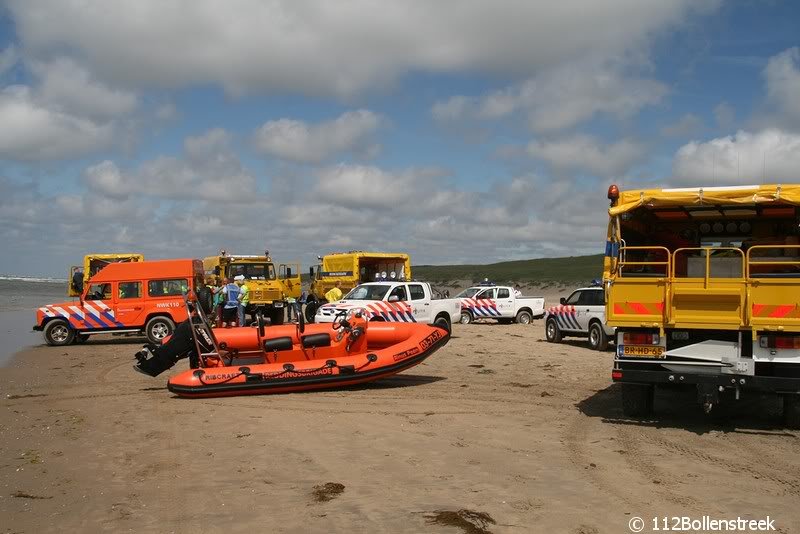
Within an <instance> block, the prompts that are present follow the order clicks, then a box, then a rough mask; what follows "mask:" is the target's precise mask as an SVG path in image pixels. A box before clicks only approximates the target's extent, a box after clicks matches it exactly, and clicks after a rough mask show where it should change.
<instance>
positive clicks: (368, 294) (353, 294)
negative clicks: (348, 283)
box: [342, 284, 390, 300]
mask: <svg viewBox="0 0 800 534" xmlns="http://www.w3.org/2000/svg"><path fill="white" fill-rule="evenodd" d="M389 287H390V286H389V285H386V284H376V285H363V286H358V287H356V288H354V289H353V290H352V291H350V293H348V294H347V295H345V297H344V299H342V300H383V297H384V296H386V292H387V291H389Z"/></svg>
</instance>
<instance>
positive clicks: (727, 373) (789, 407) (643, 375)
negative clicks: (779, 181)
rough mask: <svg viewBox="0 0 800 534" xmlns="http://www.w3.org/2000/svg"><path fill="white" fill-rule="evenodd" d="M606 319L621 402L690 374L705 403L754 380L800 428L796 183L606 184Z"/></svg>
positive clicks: (641, 407)
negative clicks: (623, 187)
mask: <svg viewBox="0 0 800 534" xmlns="http://www.w3.org/2000/svg"><path fill="white" fill-rule="evenodd" d="M608 198H609V199H610V200H611V207H610V208H609V210H608V213H609V216H610V219H609V225H608V241H607V244H606V257H605V262H604V277H603V278H604V283H605V287H606V321H607V323H608V325H609V326H611V327H616V355H615V359H614V369H613V371H612V378H613V380H614V381H615V382H621V383H622V404H623V411H624V412H625V414H627V415H631V416H641V415H646V414H648V413H649V412H651V411H652V408H653V395H654V388H655V386H657V385H665V384H691V385H692V386H695V387H696V388H697V392H698V400H699V401H700V402H701V403H702V404H703V405H704V408H705V409H706V411H709V410H711V408H712V406H713V405H714V404H716V403H717V402H719V400H720V398H721V397H722V396H723V395H730V396H732V397H735V398H736V399H738V398H739V397H740V395H741V394H743V393H745V392H747V391H748V390H751V391H757V392H770V393H777V394H780V395H782V396H783V403H784V416H785V418H786V423H787V425H788V426H790V427H793V428H797V427H800V217H799V215H800V208H799V206H800V185H798V184H790V185H760V186H757V185H753V186H735V187H704V188H684V189H651V190H637V191H625V192H620V191H619V190H618V189H617V187H616V186H611V187H610V188H609V192H608Z"/></svg>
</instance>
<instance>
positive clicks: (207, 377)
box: [203, 373, 242, 380]
mask: <svg viewBox="0 0 800 534" xmlns="http://www.w3.org/2000/svg"><path fill="white" fill-rule="evenodd" d="M241 374H242V373H223V374H220V375H203V380H229V379H231V378H236V377H237V376H239V375H241Z"/></svg>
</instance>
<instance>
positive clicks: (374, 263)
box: [305, 250, 411, 322]
mask: <svg viewBox="0 0 800 534" xmlns="http://www.w3.org/2000/svg"><path fill="white" fill-rule="evenodd" d="M317 259H318V260H319V263H318V264H317V266H316V267H313V266H312V267H311V268H310V269H309V278H310V280H311V286H310V290H309V292H308V298H307V301H306V312H305V316H306V320H307V321H308V322H314V317H315V315H316V313H317V308H318V307H319V306H321V305H322V304H325V303H326V302H328V301H327V299H326V298H325V294H326V293H327V292H328V291H330V290H331V289H333V287H334V286H335V285H336V283H337V282H338V283H339V289H341V290H342V294H343V295H346V294H347V292H348V291H350V290H351V289H353V288H354V287H356V286H358V285H360V284H363V283H365V282H380V281H381V280H391V281H399V280H411V258H410V256H409V255H408V254H403V253H397V252H365V251H363V250H351V251H350V252H335V253H332V254H328V255H326V256H324V257H323V256H317Z"/></svg>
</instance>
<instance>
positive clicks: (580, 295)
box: [545, 287, 615, 350]
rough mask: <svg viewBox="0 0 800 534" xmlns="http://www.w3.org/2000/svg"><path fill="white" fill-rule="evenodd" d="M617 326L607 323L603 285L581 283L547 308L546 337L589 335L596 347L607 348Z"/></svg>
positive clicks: (552, 339) (560, 337)
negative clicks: (556, 303)
mask: <svg viewBox="0 0 800 534" xmlns="http://www.w3.org/2000/svg"><path fill="white" fill-rule="evenodd" d="M614 333H615V329H614V328H612V327H609V326H607V325H606V304H605V291H603V288H602V287H582V288H579V289H576V290H575V291H573V292H572V294H571V295H570V296H569V297H567V298H564V297H561V304H560V305H558V306H553V307H550V308H548V309H547V315H546V318H545V337H546V338H547V341H549V342H550V343H560V342H561V340H562V339H563V338H564V337H566V336H573V337H586V338H588V339H589V346H591V347H592V348H593V349H595V350H606V349H607V348H608V342H609V340H613V339H614Z"/></svg>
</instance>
